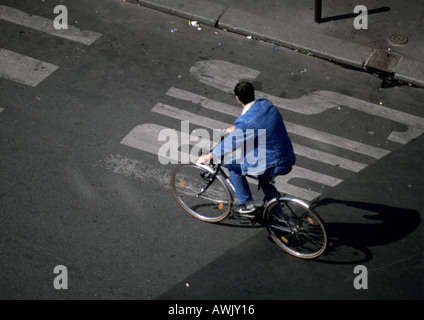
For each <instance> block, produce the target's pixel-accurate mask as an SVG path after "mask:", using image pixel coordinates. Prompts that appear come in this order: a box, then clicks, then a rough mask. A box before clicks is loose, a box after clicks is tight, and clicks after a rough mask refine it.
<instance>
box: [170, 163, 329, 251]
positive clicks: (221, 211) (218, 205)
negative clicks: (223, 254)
mask: <svg viewBox="0 0 424 320" xmlns="http://www.w3.org/2000/svg"><path fill="white" fill-rule="evenodd" d="M222 166H223V165H222V164H221V163H218V164H213V163H212V164H210V165H207V164H199V163H196V164H181V165H179V166H178V167H176V168H175V169H174V170H173V172H172V174H171V178H170V184H171V190H172V194H173V196H174V198H175V199H176V200H177V202H178V204H179V205H180V206H181V207H182V208H183V209H184V210H185V211H187V212H188V213H189V214H191V215H192V216H193V217H195V218H197V219H199V220H202V221H206V222H211V223H216V222H220V221H222V220H224V219H226V218H227V217H228V216H229V215H230V213H231V207H232V205H233V203H234V199H235V188H234V185H233V183H232V182H231V179H230V178H229V177H228V175H227V174H226V173H225V172H224V170H223V169H222ZM248 177H250V178H253V179H255V180H259V179H258V178H257V177H256V176H251V175H248ZM274 179H275V177H274V178H273V179H272V182H271V184H272V188H273V190H274V191H275V192H276V194H278V197H277V198H274V199H272V200H271V201H268V202H267V201H265V199H266V195H265V196H264V199H263V201H262V204H261V206H260V207H259V208H258V210H257V211H256V214H255V215H254V217H253V218H248V219H250V220H251V222H252V224H256V223H259V224H260V225H262V226H264V227H266V228H267V231H268V233H269V235H270V237H271V239H272V240H273V241H274V242H275V243H276V244H277V245H278V246H279V247H281V248H282V249H283V250H284V251H286V252H287V253H289V254H291V255H293V256H295V257H298V258H303V259H314V258H317V257H319V256H320V255H322V254H323V252H324V251H325V249H326V248H327V244H328V236H327V231H326V227H325V222H324V220H323V219H322V218H321V217H320V216H319V215H318V213H316V212H315V211H314V210H312V209H311V208H310V206H309V205H308V204H307V203H306V202H304V201H302V200H300V199H296V198H292V197H288V196H286V195H284V194H281V193H280V192H278V190H277V189H276V187H275V181H274Z"/></svg>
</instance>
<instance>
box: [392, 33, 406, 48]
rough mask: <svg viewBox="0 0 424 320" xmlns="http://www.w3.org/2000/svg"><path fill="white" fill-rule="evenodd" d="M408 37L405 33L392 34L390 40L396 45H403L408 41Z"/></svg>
mask: <svg viewBox="0 0 424 320" xmlns="http://www.w3.org/2000/svg"><path fill="white" fill-rule="evenodd" d="M408 40H409V39H408V37H407V36H406V35H404V34H392V35H391V36H390V37H389V42H390V43H391V44H392V45H394V46H401V45H404V44H406V43H407V42H408Z"/></svg>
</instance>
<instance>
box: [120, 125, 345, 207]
mask: <svg viewBox="0 0 424 320" xmlns="http://www.w3.org/2000/svg"><path fill="white" fill-rule="evenodd" d="M163 130H169V128H167V127H164V126H160V125H157V124H154V123H144V124H141V125H138V126H137V127H135V128H134V129H132V130H131V131H130V132H129V133H128V134H127V135H126V136H125V137H124V139H122V141H121V144H123V145H126V146H128V147H132V148H136V149H138V150H142V151H145V152H149V153H151V154H154V155H157V156H158V160H159V162H161V163H162V162H164V163H166V162H167V161H169V162H170V163H174V164H177V163H179V162H181V159H187V160H188V159H189V160H190V161H192V162H194V161H195V160H196V159H190V156H192V157H193V158H196V155H190V154H189V153H185V152H182V151H180V152H178V153H175V154H174V153H172V154H168V155H167V156H166V159H165V158H163V159H162V158H161V157H160V152H159V150H160V148H161V147H162V145H163V142H161V141H158V136H159V133H160V132H161V131H163ZM173 131H174V130H173ZM174 132H176V133H177V135H178V141H183V140H186V141H187V143H189V144H190V145H195V144H196V145H197V144H199V143H200V144H202V143H204V144H207V143H208V142H209V141H208V140H202V139H199V140H197V141H196V140H195V141H193V140H190V139H188V137H183V133H182V132H180V131H174ZM167 143H169V142H167ZM179 146H180V144H179V143H177V144H176V145H175V146H174V147H175V148H178V147H179ZM294 178H297V179H305V180H309V181H313V182H315V183H321V184H323V185H326V186H330V187H334V186H336V185H337V184H339V183H340V182H341V181H342V180H341V179H338V178H335V177H332V176H329V175H326V174H322V173H318V172H314V171H311V170H309V169H306V168H302V167H299V166H295V167H293V170H292V172H291V173H290V175H289V176H279V177H277V178H276V186H277V188H278V189H279V190H282V191H283V190H284V192H286V193H289V194H292V195H296V196H298V197H301V198H303V199H305V200H308V201H310V200H312V199H314V198H316V197H317V196H319V193H317V192H316V191H313V190H309V189H305V188H302V187H299V186H295V185H292V184H290V183H289V182H290V180H291V179H294Z"/></svg>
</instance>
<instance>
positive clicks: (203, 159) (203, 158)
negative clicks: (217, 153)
mask: <svg viewBox="0 0 424 320" xmlns="http://www.w3.org/2000/svg"><path fill="white" fill-rule="evenodd" d="M212 158H213V155H212V153H209V154H208V155H205V156H200V157H199V158H198V159H197V161H196V162H197V163H201V164H205V163H206V162H209V161H210V160H211V159H212Z"/></svg>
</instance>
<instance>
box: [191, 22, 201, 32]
mask: <svg viewBox="0 0 424 320" xmlns="http://www.w3.org/2000/svg"><path fill="white" fill-rule="evenodd" d="M188 24H189V25H190V26H192V27H195V28H197V30H199V31H200V30H202V28H201V27H200V24H199V22H197V21H191V20H188Z"/></svg>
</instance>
